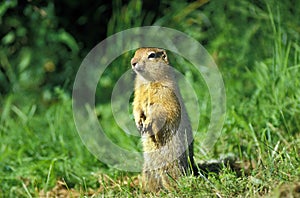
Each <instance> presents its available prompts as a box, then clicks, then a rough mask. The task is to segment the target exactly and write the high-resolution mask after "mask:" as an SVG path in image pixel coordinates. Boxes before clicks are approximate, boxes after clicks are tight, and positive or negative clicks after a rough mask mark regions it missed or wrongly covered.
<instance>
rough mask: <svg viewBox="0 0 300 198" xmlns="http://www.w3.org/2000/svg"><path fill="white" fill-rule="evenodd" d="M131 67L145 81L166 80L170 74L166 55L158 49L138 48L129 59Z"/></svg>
mask: <svg viewBox="0 0 300 198" xmlns="http://www.w3.org/2000/svg"><path fill="white" fill-rule="evenodd" d="M131 67H132V69H133V70H134V71H135V72H136V73H137V75H140V76H142V77H143V78H144V80H146V81H160V80H166V79H168V76H169V75H170V74H169V73H170V72H171V71H169V70H170V66H169V61H168V56H167V53H166V51H165V50H163V49H160V48H139V49H138V50H137V51H136V52H135V54H134V57H133V58H132V59H131ZM164 78H165V79H164Z"/></svg>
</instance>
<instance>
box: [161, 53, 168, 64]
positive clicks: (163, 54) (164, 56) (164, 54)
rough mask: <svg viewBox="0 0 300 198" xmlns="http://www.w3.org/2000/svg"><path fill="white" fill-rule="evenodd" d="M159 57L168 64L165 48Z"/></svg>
mask: <svg viewBox="0 0 300 198" xmlns="http://www.w3.org/2000/svg"><path fill="white" fill-rule="evenodd" d="M161 58H162V59H163V60H164V61H165V62H166V63H167V64H169V60H168V55H167V52H166V51H165V50H163V51H162V56H161Z"/></svg>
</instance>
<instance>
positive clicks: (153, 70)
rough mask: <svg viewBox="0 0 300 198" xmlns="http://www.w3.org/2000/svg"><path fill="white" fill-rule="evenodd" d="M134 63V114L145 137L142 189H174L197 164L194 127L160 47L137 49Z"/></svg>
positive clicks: (165, 55) (165, 56)
mask: <svg viewBox="0 0 300 198" xmlns="http://www.w3.org/2000/svg"><path fill="white" fill-rule="evenodd" d="M131 65H132V68H133V70H134V71H135V72H136V74H137V75H136V80H135V92H134V103H133V114H134V119H135V122H136V126H137V128H138V129H139V131H140V133H141V136H142V145H143V151H144V165H143V172H142V183H143V188H144V189H145V190H146V191H152V192H157V191H159V190H161V189H167V190H172V189H174V188H176V180H177V179H178V178H179V177H180V176H183V175H185V174H189V173H190V172H191V171H190V168H193V166H194V160H193V135H192V130H191V126H190V121H189V118H188V115H187V112H186V109H185V107H184V104H183V102H182V97H181V95H180V92H179V89H178V85H177V82H176V79H175V76H174V72H173V68H172V67H171V66H170V65H169V61H168V58H167V54H166V51H165V50H163V49H158V48H140V49H138V50H137V51H136V52H135V55H134V57H133V58H132V59H131ZM188 142H189V143H190V144H188Z"/></svg>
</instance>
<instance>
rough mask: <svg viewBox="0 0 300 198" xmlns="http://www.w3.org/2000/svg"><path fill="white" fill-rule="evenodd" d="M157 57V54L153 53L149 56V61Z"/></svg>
mask: <svg viewBox="0 0 300 198" xmlns="http://www.w3.org/2000/svg"><path fill="white" fill-rule="evenodd" d="M155 56H156V54H155V52H151V53H150V54H149V55H148V59H150V60H151V59H153V58H155Z"/></svg>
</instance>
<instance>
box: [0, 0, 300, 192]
mask: <svg viewBox="0 0 300 198" xmlns="http://www.w3.org/2000/svg"><path fill="white" fill-rule="evenodd" d="M132 2H133V1H132ZM224 2H225V1H224ZM224 2H222V1H220V3H219V4H216V3H213V2H211V3H209V4H207V5H205V6H202V7H201V9H200V10H199V9H198V10H197V6H196V4H194V5H195V7H194V8H193V7H189V8H188V9H187V10H185V12H184V13H185V14H184V15H180V14H178V10H180V9H184V8H185V6H186V4H185V3H183V2H182V3H179V4H176V5H175V3H170V7H168V10H169V11H167V10H166V11H165V12H166V13H165V15H164V16H163V17H161V18H160V19H159V20H157V21H156V24H158V25H165V26H169V27H173V28H176V29H179V30H182V31H185V30H186V31H185V32H186V33H188V34H190V35H192V36H194V37H195V38H197V39H198V40H201V41H203V42H204V41H205V43H206V44H205V43H204V44H205V47H206V48H207V49H208V51H209V52H210V53H211V54H212V55H213V57H214V58H215V60H216V62H217V64H218V66H219V68H220V71H221V72H222V75H223V78H224V82H225V87H226V95H227V116H226V120H225V124H224V127H223V130H222V135H221V137H220V138H219V139H218V141H217V143H216V144H215V145H214V148H213V150H212V151H211V152H210V153H209V154H208V156H202V155H201V153H200V145H197V142H200V140H201V136H200V135H197V136H196V137H195V153H196V161H199V160H200V159H205V160H208V159H211V158H218V157H219V156H221V155H223V154H227V153H234V154H235V155H236V156H237V157H238V158H239V161H240V164H241V166H242V167H243V168H244V169H245V171H244V172H243V173H242V174H241V175H237V173H235V172H233V171H232V170H230V169H228V168H227V167H224V168H223V169H222V171H221V172H220V173H219V174H214V173H210V174H209V175H208V176H207V177H205V178H202V177H199V178H194V177H185V178H182V179H181V180H180V181H178V183H179V189H178V191H176V192H175V191H174V192H161V193H160V194H158V195H161V196H167V197H192V196H193V197H207V196H208V197H260V196H262V197H280V196H283V195H294V196H295V197H297V196H300V192H299V188H300V187H299V185H300V158H299V156H300V45H299V39H300V31H299V24H297V22H298V21H300V20H296V18H297V17H298V18H299V16H300V15H297V14H295V15H294V16H293V15H292V13H290V12H289V11H287V10H288V8H290V9H292V5H289V4H288V3H287V4H286V5H285V4H283V3H280V5H278V6H277V5H276V4H275V3H272V1H269V2H267V3H266V2H264V3H261V4H260V3H257V2H256V3H251V2H248V1H233V3H231V4H228V5H226V4H225V3H224ZM119 6H120V5H119ZM180 6H181V7H180ZM129 7H132V8H131V9H138V11H139V12H133V13H135V14H136V13H141V10H140V9H141V7H140V6H134V4H133V3H132V4H129ZM175 7H176V8H175ZM225 8H226V9H225ZM170 10H171V11H172V12H170ZM218 10H226V13H225V12H223V11H218ZM295 10H297V9H296V8H295ZM298 10H299V9H298ZM295 12H296V11H295ZM120 13H121V14H123V15H126V21H127V22H128V24H127V23H126V24H125V25H128V26H130V20H131V19H130V17H131V16H130V14H128V13H126V12H121V11H120ZM145 17H146V19H147V20H146V21H151V20H150V19H152V18H153V17H154V16H152V15H151V16H150V15H149V16H148V18H147V16H145ZM205 17H208V19H207V20H209V23H208V22H207V21H206V18H205ZM193 18H197V19H199V21H200V22H199V24H195V23H198V22H196V21H193V20H192V19H193ZM118 20H121V19H120V18H117V16H114V17H113V18H112V19H111V20H110V23H109V24H110V27H109V28H108V29H109V34H112V33H113V32H115V31H116V30H121V29H122V28H123V26H122V27H121V25H120V23H121V22H120V21H118ZM176 20H180V21H181V22H180V23H177V22H176ZM174 21H175V22H174ZM188 22H189V24H190V26H189V27H188V25H187V24H188ZM139 23H142V21H136V23H135V24H134V26H138V25H140V24H139ZM298 23H299V22H298ZM191 24H192V25H191ZM224 24H226V25H224ZM115 26H117V27H115ZM199 27H201V28H202V29H201V28H200V29H199ZM114 28H115V29H114ZM124 28H125V27H124ZM170 57H174V56H170ZM129 60H130V57H128V56H126V60H117V62H116V63H114V64H116V65H118V63H121V64H122V65H124V64H126V62H129ZM118 61H119V62H118ZM171 62H174V65H175V66H177V67H178V69H179V70H180V71H182V72H183V73H184V74H185V75H187V76H189V80H190V81H191V82H192V84H193V86H198V83H199V78H198V77H197V76H196V74H194V73H193V70H192V69H188V71H183V70H182V68H180V67H179V66H178V65H180V64H182V63H184V61H183V60H180V59H173V60H171ZM176 62H177V63H176ZM178 62H179V64H178ZM117 75H120V74H116V76H117ZM116 76H114V75H112V76H106V79H110V81H113V80H112V79H115V78H116ZM109 77H112V78H109ZM100 85H101V82H100ZM103 86H104V85H103ZM111 86H113V85H112V82H110V83H109V85H108V86H107V87H106V88H108V89H109V87H111ZM108 93H109V92H108ZM196 93H197V94H198V96H199V97H200V98H201V100H202V99H205V98H207V95H206V94H205V93H201V91H199V90H197V91H196ZM44 94H45V93H44ZM51 94H52V96H51V100H50V101H49V100H47V98H46V99H45V95H43V94H39V93H32V92H30V91H20V93H16V92H13V91H12V92H11V93H10V94H7V95H5V96H3V98H1V100H0V104H1V106H0V140H1V143H0V183H1V186H0V197H38V196H40V195H41V194H42V193H43V192H44V193H46V192H49V191H51V190H52V189H53V188H55V186H56V187H59V186H60V190H61V191H63V189H64V190H65V191H66V192H69V193H70V194H71V196H74V197H77V196H81V197H83V196H85V195H89V196H93V195H97V196H101V195H104V196H108V197H115V196H117V197H124V196H125V197H133V196H134V197H136V196H143V193H142V192H141V190H140V185H139V183H138V182H137V178H138V173H128V172H122V171H119V170H116V169H114V168H113V167H109V166H107V165H105V164H103V163H102V162H101V161H99V160H98V159H97V158H96V157H94V156H93V155H92V154H91V153H90V152H89V151H88V150H87V148H86V147H85V146H84V144H83V143H82V141H81V139H80V137H79V135H78V133H77V130H76V127H75V124H74V121H73V112H72V99H71V97H70V94H69V93H68V92H66V91H65V90H63V89H61V88H56V89H55V91H53V93H51ZM201 100H200V101H201ZM205 103H207V104H209V102H207V101H205ZM206 108H207V107H206V106H205V105H204V107H203V109H201V110H202V111H203V112H202V111H201V113H203V118H205V119H204V120H200V123H201V125H202V126H203V128H206V127H207V123H208V120H206V119H207V118H209V111H205V110H207V109H206ZM96 112H97V113H98V116H99V121H100V123H102V124H103V126H104V127H106V129H110V131H112V133H111V134H108V135H110V136H111V137H114V141H115V142H116V143H119V144H120V145H122V146H123V147H126V148H132V149H135V150H139V149H140V145H139V144H138V143H137V139H136V138H135V139H131V138H130V137H127V136H126V135H118V134H123V131H122V129H120V128H119V127H118V126H117V124H116V123H115V121H114V118H113V116H112V115H111V113H110V112H111V110H110V104H109V103H108V102H105V101H101V102H99V103H97V109H96ZM200 128H201V126H200ZM107 131H109V130H106V132H107ZM200 131H205V130H201V129H200ZM58 181H61V182H62V183H64V185H63V186H64V187H61V186H62V185H58V184H57V182H58ZM133 184H134V185H133ZM158 195H156V196H158ZM148 196H155V195H151V194H149V195H148Z"/></svg>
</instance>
